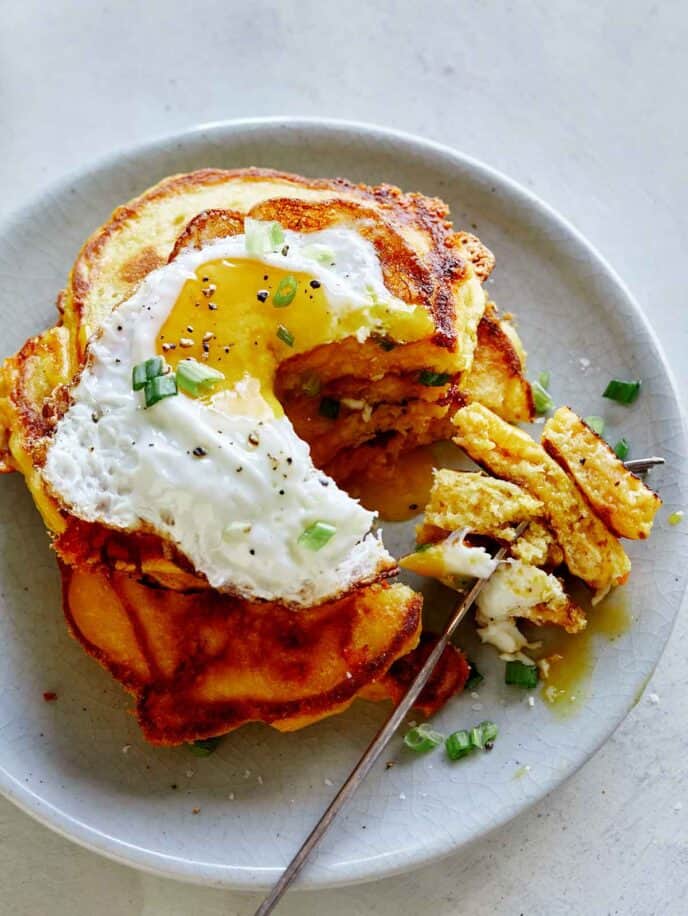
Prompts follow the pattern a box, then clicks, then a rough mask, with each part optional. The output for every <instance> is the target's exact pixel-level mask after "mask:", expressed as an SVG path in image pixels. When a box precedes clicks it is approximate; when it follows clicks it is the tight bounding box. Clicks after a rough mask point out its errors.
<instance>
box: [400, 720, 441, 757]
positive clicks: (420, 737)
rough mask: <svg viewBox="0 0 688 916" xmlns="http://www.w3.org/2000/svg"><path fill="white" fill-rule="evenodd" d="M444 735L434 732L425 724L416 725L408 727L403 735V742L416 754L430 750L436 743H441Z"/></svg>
mask: <svg viewBox="0 0 688 916" xmlns="http://www.w3.org/2000/svg"><path fill="white" fill-rule="evenodd" d="M443 741H444V735H442V734H440V732H436V731H435V730H434V729H432V728H430V727H429V726H427V725H417V726H416V727H415V728H410V729H409V730H408V731H407V732H406V734H405V735H404V744H405V745H406V747H408V748H410V749H411V750H412V751H415V752H416V753H417V754H424V753H425V752H426V751H431V750H432V749H433V748H434V747H437V745H438V744H442V742H443Z"/></svg>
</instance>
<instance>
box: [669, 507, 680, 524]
mask: <svg viewBox="0 0 688 916" xmlns="http://www.w3.org/2000/svg"><path fill="white" fill-rule="evenodd" d="M667 521H668V522H669V524H670V525H680V524H681V522H682V521H683V509H678V510H677V511H676V512H672V513H671V515H670V516H669V518H668V519H667Z"/></svg>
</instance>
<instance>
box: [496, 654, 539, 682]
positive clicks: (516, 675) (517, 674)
mask: <svg viewBox="0 0 688 916" xmlns="http://www.w3.org/2000/svg"><path fill="white" fill-rule="evenodd" d="M538 680H539V674H538V670H537V667H536V666H535V665H524V664H523V662H519V661H513V662H507V663H506V670H505V672H504V682H505V683H506V684H512V685H513V686H514V687H525V688H531V687H537V682H538Z"/></svg>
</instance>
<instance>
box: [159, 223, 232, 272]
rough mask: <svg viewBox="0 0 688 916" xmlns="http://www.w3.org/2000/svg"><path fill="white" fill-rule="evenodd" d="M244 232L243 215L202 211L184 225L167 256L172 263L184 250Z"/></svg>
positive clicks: (200, 246)
mask: <svg viewBox="0 0 688 916" xmlns="http://www.w3.org/2000/svg"><path fill="white" fill-rule="evenodd" d="M243 231H244V214H243V213H237V212H236V210H204V211H203V212H202V213H199V214H198V216H194V218H193V219H192V220H191V221H190V222H188V223H187V224H186V226H185V227H184V231H183V232H182V233H181V235H180V236H179V238H178V239H177V241H176V242H175V243H174V248H173V249H172V252H171V254H170V256H169V258H168V259H167V260H168V263H169V262H170V261H174V259H175V258H176V257H177V255H179V254H180V252H182V251H184V249H186V248H202V247H203V246H204V245H207V244H208V242H212V241H214V240H215V239H225V238H229V237H230V236H232V235H241V233H242V232H243Z"/></svg>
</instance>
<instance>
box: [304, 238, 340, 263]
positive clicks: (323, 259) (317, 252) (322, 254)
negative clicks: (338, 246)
mask: <svg viewBox="0 0 688 916" xmlns="http://www.w3.org/2000/svg"><path fill="white" fill-rule="evenodd" d="M301 254H302V255H303V256H304V258H310V259H311V260H312V261H317V262H318V264H333V263H334V251H333V250H332V249H331V248H328V246H327V245H320V244H318V243H315V244H314V245H305V246H304V247H303V248H302V249H301Z"/></svg>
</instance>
